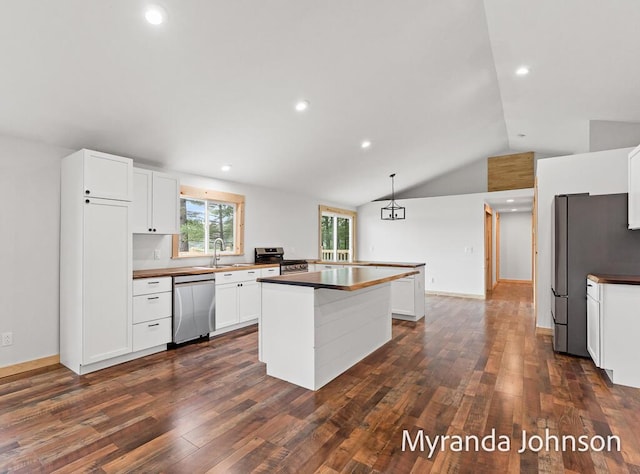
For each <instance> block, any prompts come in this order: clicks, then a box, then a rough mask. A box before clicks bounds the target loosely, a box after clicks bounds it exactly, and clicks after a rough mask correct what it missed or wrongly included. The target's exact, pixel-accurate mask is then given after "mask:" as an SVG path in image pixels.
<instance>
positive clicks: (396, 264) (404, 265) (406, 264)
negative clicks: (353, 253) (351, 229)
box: [307, 260, 425, 268]
mask: <svg viewBox="0 0 640 474" xmlns="http://www.w3.org/2000/svg"><path fill="white" fill-rule="evenodd" d="M307 262H309V263H313V264H318V265H361V266H366V267H394V268H395V267H398V268H407V267H410V268H417V267H424V266H425V263H424V262H423V263H412V262H360V261H357V260H356V261H354V262H333V261H330V260H307Z"/></svg>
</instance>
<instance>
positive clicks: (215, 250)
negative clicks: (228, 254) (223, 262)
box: [211, 237, 224, 268]
mask: <svg viewBox="0 0 640 474" xmlns="http://www.w3.org/2000/svg"><path fill="white" fill-rule="evenodd" d="M218 242H220V251H221V252H223V251H224V240H222V239H221V238H220V237H218V238H217V239H216V240H214V241H213V258H212V259H211V267H213V268H218V261H219V260H220V255H218V245H217V244H218Z"/></svg>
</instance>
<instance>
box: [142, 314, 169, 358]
mask: <svg viewBox="0 0 640 474" xmlns="http://www.w3.org/2000/svg"><path fill="white" fill-rule="evenodd" d="M169 342H171V318H164V319H156V320H155V321H147V322H145V323H139V324H134V325H133V350H134V351H141V350H142V349H147V348H149V347H154V346H159V345H161V344H167V343H169Z"/></svg>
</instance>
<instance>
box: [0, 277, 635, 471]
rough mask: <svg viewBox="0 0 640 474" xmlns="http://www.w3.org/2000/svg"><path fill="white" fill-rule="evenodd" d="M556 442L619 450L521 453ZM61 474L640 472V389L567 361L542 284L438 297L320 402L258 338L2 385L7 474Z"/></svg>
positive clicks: (252, 334)
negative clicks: (585, 440) (534, 298)
mask: <svg viewBox="0 0 640 474" xmlns="http://www.w3.org/2000/svg"><path fill="white" fill-rule="evenodd" d="M492 429H495V433H496V438H498V437H499V436H501V435H505V436H508V437H509V440H510V441H511V445H510V449H509V450H508V451H507V452H499V451H496V452H485V451H482V450H479V451H477V452H476V451H475V450H474V449H473V446H471V447H470V450H463V451H461V452H457V451H456V450H455V449H454V445H449V446H447V447H446V449H445V450H440V449H439V448H438V450H437V451H436V452H435V453H434V454H433V455H432V456H431V457H430V456H429V449H428V448H426V449H425V450H424V451H422V450H420V449H417V450H414V451H413V452H412V451H411V450H410V449H406V450H405V451H403V450H402V442H403V438H405V436H407V438H408V439H409V441H410V443H411V442H413V443H416V439H417V434H419V433H421V432H420V430H422V433H423V434H425V435H428V436H429V437H430V438H429V439H430V440H433V439H435V438H436V436H438V435H450V436H455V435H459V436H471V435H476V436H477V437H478V438H479V439H480V438H481V437H482V436H485V435H488V434H490V433H491V431H492ZM405 430H407V431H406V432H407V433H408V435H403V433H404V431H405ZM545 430H548V432H549V433H550V434H552V435H558V436H562V435H565V436H567V437H568V436H574V437H577V436H579V435H585V436H589V437H590V439H591V438H593V437H594V436H596V435H597V436H600V437H601V438H602V439H604V438H605V437H607V436H611V435H617V436H619V438H620V440H621V451H620V452H618V451H616V450H613V451H610V452H608V451H606V450H605V451H600V450H589V451H587V452H573V451H571V450H568V451H565V452H562V451H561V450H559V451H556V450H553V449H552V450H551V451H544V450H543V451H540V452H536V451H534V450H531V449H527V450H525V451H524V452H522V453H519V452H518V451H519V449H520V445H521V436H522V432H523V431H524V432H525V433H527V435H528V436H533V435H540V436H542V435H543V434H544V433H546V431H545ZM407 438H405V441H407ZM451 439H453V438H451ZM410 443H409V444H410ZM414 447H418V448H419V446H418V445H417V443H416V444H414ZM458 451H459V450H458ZM53 471H55V472H74V473H75V472H85V471H90V472H131V471H135V472H184V473H196V472H208V471H211V472H224V473H228V472H238V473H248V472H252V471H256V472H266V473H272V472H298V473H310V472H324V473H334V472H350V473H353V472H375V471H381V472H393V473H403V472H418V473H426V472H433V473H484V472H486V473H500V472H523V473H533V472H549V473H561V472H570V473H571V472H573V473H593V472H596V473H600V472H624V473H640V389H631V388H626V387H622V386H613V385H611V384H610V383H609V382H608V381H607V379H606V378H605V377H604V375H603V374H602V373H601V372H600V371H599V370H597V369H596V368H595V367H594V365H593V363H592V362H591V361H590V360H588V359H581V358H574V357H568V356H562V355H557V354H554V353H553V351H552V350H551V340H550V337H549V336H546V335H545V336H540V335H538V336H536V334H535V328H534V316H533V313H532V304H531V287H530V286H526V285H509V286H502V287H498V288H497V289H496V291H494V293H493V295H492V298H491V299H489V300H486V301H482V300H473V299H462V298H453V297H431V296H430V297H428V298H427V317H426V318H425V320H423V321H420V322H418V323H410V322H398V321H396V322H394V323H393V340H392V341H391V342H390V343H388V344H387V345H385V346H384V347H383V348H381V349H380V350H378V351H376V352H375V353H374V354H372V355H371V356H369V357H368V358H366V359H365V360H364V361H363V362H361V363H359V364H357V365H356V366H355V367H353V368H352V369H351V370H349V371H348V372H346V373H345V374H343V375H342V376H340V377H338V378H337V379H335V380H334V381H332V382H331V383H329V384H328V385H327V386H325V387H323V388H322V389H321V390H319V391H317V392H310V391H308V390H305V389H302V388H299V387H296V386H294V385H291V384H288V383H286V382H283V381H280V380H276V379H273V378H270V377H267V376H266V375H265V367H264V365H263V364H261V363H259V362H258V361H257V332H256V331H255V330H244V331H240V332H238V333H236V334H233V335H228V336H225V337H222V338H219V339H215V340H212V341H208V342H201V343H197V344H192V345H189V346H186V347H182V348H180V349H178V350H171V351H167V352H165V353H161V354H156V355H153V356H149V357H146V358H144V359H140V360H137V361H134V362H130V363H127V364H122V365H120V366H117V367H113V368H109V369H105V370H102V371H99V372H96V373H93V374H89V375H85V376H77V375H75V374H73V373H72V372H70V371H69V370H67V369H65V368H63V367H61V366H57V367H53V368H49V369H41V370H38V371H32V372H29V373H25V374H21V375H17V376H12V377H8V378H4V379H0V472H26V473H31V472H53Z"/></svg>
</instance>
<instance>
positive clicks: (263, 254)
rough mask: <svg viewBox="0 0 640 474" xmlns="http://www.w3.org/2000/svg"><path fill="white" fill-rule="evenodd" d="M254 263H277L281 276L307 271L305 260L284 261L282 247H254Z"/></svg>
mask: <svg viewBox="0 0 640 474" xmlns="http://www.w3.org/2000/svg"><path fill="white" fill-rule="evenodd" d="M255 262H256V263H279V264H280V274H281V275H286V274H291V273H302V272H308V271H309V264H308V263H307V261H306V260H285V259H284V249H283V248H282V247H256V249H255Z"/></svg>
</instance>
